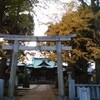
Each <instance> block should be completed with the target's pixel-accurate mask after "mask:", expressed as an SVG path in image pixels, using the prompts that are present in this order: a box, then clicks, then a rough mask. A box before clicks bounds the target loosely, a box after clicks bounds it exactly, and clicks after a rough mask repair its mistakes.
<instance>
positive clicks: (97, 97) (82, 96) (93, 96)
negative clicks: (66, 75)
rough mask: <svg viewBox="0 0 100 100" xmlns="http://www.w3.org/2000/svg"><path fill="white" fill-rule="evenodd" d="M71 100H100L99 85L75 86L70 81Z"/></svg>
mask: <svg viewBox="0 0 100 100" xmlns="http://www.w3.org/2000/svg"><path fill="white" fill-rule="evenodd" d="M69 100H100V85H99V84H75V81H74V80H72V79H71V80H69Z"/></svg>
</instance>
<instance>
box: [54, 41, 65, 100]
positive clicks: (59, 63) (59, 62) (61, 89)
mask: <svg viewBox="0 0 100 100" xmlns="http://www.w3.org/2000/svg"><path fill="white" fill-rule="evenodd" d="M61 47H62V46H61V41H57V42H56V49H57V70H58V87H59V97H58V100H65V95H64V78H63V67H62V55H61Z"/></svg>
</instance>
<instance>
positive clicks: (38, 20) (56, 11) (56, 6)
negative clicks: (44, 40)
mask: <svg viewBox="0 0 100 100" xmlns="http://www.w3.org/2000/svg"><path fill="white" fill-rule="evenodd" d="M71 1H76V0H57V2H53V0H50V1H48V2H45V0H40V3H38V4H37V6H36V7H34V10H35V13H36V15H35V16H34V20H35V32H34V34H35V35H36V36H42V35H44V32H45V31H46V30H47V29H48V26H47V23H49V22H58V21H59V20H60V19H61V17H62V15H63V14H64V13H65V12H67V10H68V7H67V6H66V3H69V2H71ZM77 4H78V2H77ZM77 4H76V5H77Z"/></svg>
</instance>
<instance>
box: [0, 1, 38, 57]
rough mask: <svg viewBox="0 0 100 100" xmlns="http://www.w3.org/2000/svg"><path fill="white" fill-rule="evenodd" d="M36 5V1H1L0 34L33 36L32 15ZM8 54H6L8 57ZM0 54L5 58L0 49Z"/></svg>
mask: <svg viewBox="0 0 100 100" xmlns="http://www.w3.org/2000/svg"><path fill="white" fill-rule="evenodd" d="M36 3H37V0H1V1H0V33H2V34H11V35H13V34H15V35H20V34H23V35H33V31H34V19H33V15H32V13H33V8H34V6H35V4H36ZM4 42H5V41H4ZM1 45H2V44H0V47H1ZM8 52H9V51H8ZM8 52H7V53H6V54H8V55H9V53H8ZM0 54H1V55H0V56H1V57H2V56H5V52H4V51H3V50H2V49H0Z"/></svg>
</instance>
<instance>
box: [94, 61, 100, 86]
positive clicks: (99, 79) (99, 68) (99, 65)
mask: <svg viewBox="0 0 100 100" xmlns="http://www.w3.org/2000/svg"><path fill="white" fill-rule="evenodd" d="M95 63H96V83H97V84H100V59H96V60H95Z"/></svg>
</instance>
